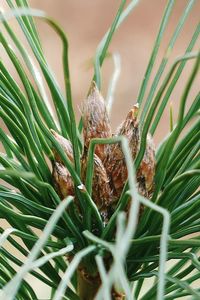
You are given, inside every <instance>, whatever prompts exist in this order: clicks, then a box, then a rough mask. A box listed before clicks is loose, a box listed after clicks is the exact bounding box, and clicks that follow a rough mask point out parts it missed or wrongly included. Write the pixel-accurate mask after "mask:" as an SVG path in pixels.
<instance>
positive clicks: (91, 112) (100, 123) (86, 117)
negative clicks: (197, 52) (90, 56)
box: [82, 82, 112, 160]
mask: <svg viewBox="0 0 200 300" xmlns="http://www.w3.org/2000/svg"><path fill="white" fill-rule="evenodd" d="M82 117H83V136H84V145H85V147H86V148H88V147H89V143H90V140H91V139H92V138H109V137H111V136H112V134H111V127H110V121H109V118H108V113H107V110H106V105H105V101H104V99H103V97H102V96H101V94H100V92H99V90H98V89H97V87H96V84H95V82H93V84H92V86H91V89H90V92H89V96H88V98H87V99H86V100H85V101H84V103H83V108H82ZM107 148H108V146H107V145H96V147H95V153H96V154H97V155H98V157H99V158H100V159H101V160H103V159H104V158H105V155H106V151H107Z"/></svg>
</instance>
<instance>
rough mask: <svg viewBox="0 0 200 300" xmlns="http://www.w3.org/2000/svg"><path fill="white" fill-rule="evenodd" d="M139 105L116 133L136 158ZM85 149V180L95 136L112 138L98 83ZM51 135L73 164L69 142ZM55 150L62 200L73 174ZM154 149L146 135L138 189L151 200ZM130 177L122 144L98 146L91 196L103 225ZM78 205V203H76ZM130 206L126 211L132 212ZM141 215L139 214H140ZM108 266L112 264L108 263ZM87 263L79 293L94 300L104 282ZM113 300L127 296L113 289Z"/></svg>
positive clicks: (89, 104)
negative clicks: (124, 138)
mask: <svg viewBox="0 0 200 300" xmlns="http://www.w3.org/2000/svg"><path fill="white" fill-rule="evenodd" d="M138 110H139V108H138V105H137V104H136V105H134V106H133V108H132V109H131V110H130V112H129V113H128V114H127V116H126V118H125V120H124V121H123V122H122V123H121V125H120V126H119V128H118V129H117V132H116V133H115V134H114V135H115V136H125V137H126V138H127V139H128V142H129V147H130V150H131V155H132V158H133V160H134V159H135V158H136V156H137V153H138V151H139V147H140V139H141V137H140V126H139V119H138ZM82 119H83V138H84V151H83V154H82V157H81V179H82V182H83V184H84V183H85V180H86V171H87V160H88V148H89V144H90V141H91V139H93V138H110V137H112V136H113V135H112V132H111V125H110V120H109V117H108V113H107V110H106V105H105V101H104V99H103V97H102V96H101V94H100V92H99V91H98V89H97V87H96V85H95V83H93V84H92V86H91V89H90V93H89V96H88V98H87V99H86V100H85V101H84V103H83V107H82ZM52 134H53V135H54V137H55V138H56V140H57V141H58V142H59V144H60V145H61V147H62V148H63V150H64V152H65V154H66V156H67V157H68V158H69V160H70V161H71V163H72V164H73V163H74V159H73V150H72V145H71V143H70V141H68V140H67V139H65V138H64V137H62V136H60V135H59V134H58V133H56V132H55V131H53V130H52ZM53 151H54V157H55V161H54V162H53V172H52V177H53V182H54V186H55V189H56V191H57V193H58V194H59V196H60V198H61V199H63V198H65V197H66V196H68V195H74V184H73V180H72V177H71V175H70V173H69V171H68V170H67V168H66V167H65V165H64V164H63V162H62V160H61V158H60V156H59V154H58V153H57V152H56V151H55V150H53ZM154 174H155V150H154V144H153V141H152V138H151V136H150V135H148V136H147V146H146V150H145V154H144V157H143V160H142V162H141V164H140V166H139V168H138V170H137V172H136V179H137V187H138V192H139V193H140V194H141V195H142V196H144V197H146V198H148V199H150V198H151V195H152V193H153V190H154ZM127 179H128V171H127V166H126V162H125V157H124V154H123V151H122V147H121V144H120V143H117V144H111V145H96V147H95V154H94V172H93V178H91V180H92V199H93V201H94V202H95V204H96V206H97V208H98V210H99V212H100V213H101V216H102V220H103V222H104V225H106V224H107V222H108V221H109V219H110V217H111V215H112V213H113V211H114V209H115V205H116V204H117V201H118V200H119V198H120V195H121V193H122V190H123V187H124V185H125V183H126V181H127ZM75 203H76V204H77V202H75ZM129 206H130V205H128V206H127V208H126V210H127V213H128V212H129ZM142 212H143V207H141V209H140V215H141V213H142ZM138 218H139V216H138ZM108 269H109V266H108ZM84 270H86V269H85V268H84V266H82V265H80V266H79V269H78V285H79V296H80V299H82V300H86V299H87V300H90V299H91V300H92V299H94V296H95V294H96V293H97V291H98V288H99V286H100V284H101V281H100V279H99V274H97V275H95V276H94V275H91V274H88V273H87V272H86V271H84ZM112 299H115V300H122V299H125V298H124V295H123V293H118V292H117V291H115V289H114V288H113V290H112Z"/></svg>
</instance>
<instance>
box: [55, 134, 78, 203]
mask: <svg viewBox="0 0 200 300" xmlns="http://www.w3.org/2000/svg"><path fill="white" fill-rule="evenodd" d="M51 133H52V134H53V135H54V137H55V139H56V141H57V142H58V143H59V144H60V146H61V147H62V149H63V151H64V152H65V154H66V156H67V157H68V159H69V160H70V161H71V162H72V163H73V162H74V159H73V150H72V145H71V142H70V141H68V140H67V139H65V138H64V137H63V136H61V135H59V134H58V133H57V132H55V131H54V130H51ZM53 153H54V158H55V161H54V162H53V166H52V167H53V170H52V178H53V183H54V187H55V189H56V191H57V193H58V195H59V197H60V198H61V199H64V198H65V197H67V196H69V195H70V196H74V183H73V180H72V177H71V174H70V172H69V171H68V169H67V168H66V167H65V165H64V164H63V162H62V159H61V157H60V155H59V154H58V153H57V151H56V150H55V149H53Z"/></svg>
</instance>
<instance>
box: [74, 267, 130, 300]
mask: <svg viewBox="0 0 200 300" xmlns="http://www.w3.org/2000/svg"><path fill="white" fill-rule="evenodd" d="M100 285H101V280H100V277H99V274H97V275H96V276H91V275H89V274H88V273H86V272H85V271H84V269H82V268H79V270H78V294H79V297H80V299H81V300H94V298H95V296H96V294H97V292H98V289H99V287H100ZM124 299H125V296H124V293H120V292H117V291H116V290H115V288H114V287H113V288H112V300H124ZM105 300H106V299H105Z"/></svg>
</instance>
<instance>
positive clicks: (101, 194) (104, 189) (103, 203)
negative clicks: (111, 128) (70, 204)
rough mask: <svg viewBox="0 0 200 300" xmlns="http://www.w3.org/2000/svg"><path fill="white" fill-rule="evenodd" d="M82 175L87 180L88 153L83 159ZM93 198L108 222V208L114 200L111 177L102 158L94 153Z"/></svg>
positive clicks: (83, 179)
mask: <svg viewBox="0 0 200 300" xmlns="http://www.w3.org/2000/svg"><path fill="white" fill-rule="evenodd" d="M81 162H82V168H81V170H82V171H81V177H82V181H83V182H85V179H86V168H87V155H86V153H84V155H83V157H82V159H81ZM92 199H93V200H94V202H95V204H96V205H97V207H98V209H99V211H100V213H101V215H102V218H103V220H104V221H105V222H107V221H108V220H107V218H108V215H109V211H108V208H109V206H111V202H112V199H113V197H112V190H111V188H110V184H109V178H108V176H107V173H106V170H105V168H104V166H103V163H102V161H101V159H100V158H99V157H98V156H97V155H96V154H94V171H93V178H92Z"/></svg>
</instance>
